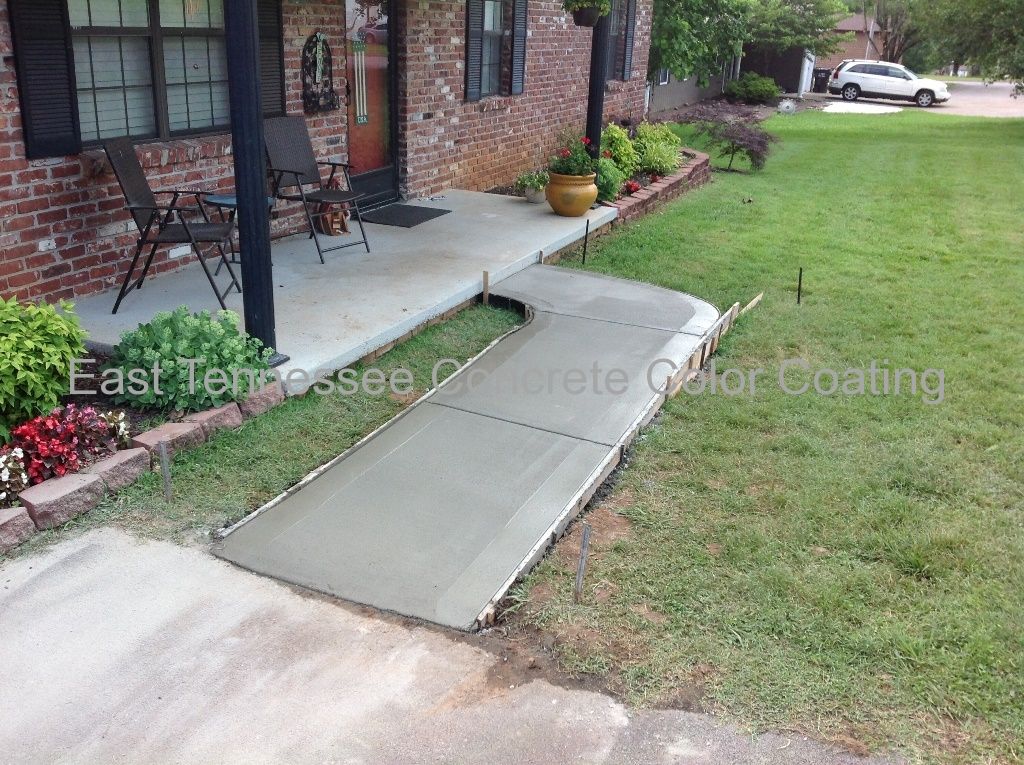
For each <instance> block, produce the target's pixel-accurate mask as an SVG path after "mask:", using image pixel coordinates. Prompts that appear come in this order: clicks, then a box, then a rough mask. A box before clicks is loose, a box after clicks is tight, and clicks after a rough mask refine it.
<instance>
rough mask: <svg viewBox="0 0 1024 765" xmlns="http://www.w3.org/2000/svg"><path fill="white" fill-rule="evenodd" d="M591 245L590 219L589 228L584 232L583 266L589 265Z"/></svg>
mask: <svg viewBox="0 0 1024 765" xmlns="http://www.w3.org/2000/svg"><path fill="white" fill-rule="evenodd" d="M588 244H590V218H587V228H586V231H584V232H583V265H587V245H588Z"/></svg>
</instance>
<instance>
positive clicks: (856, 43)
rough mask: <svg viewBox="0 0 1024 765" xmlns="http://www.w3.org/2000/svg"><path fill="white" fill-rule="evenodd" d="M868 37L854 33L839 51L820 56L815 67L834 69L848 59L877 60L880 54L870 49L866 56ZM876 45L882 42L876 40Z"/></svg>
mask: <svg viewBox="0 0 1024 765" xmlns="http://www.w3.org/2000/svg"><path fill="white" fill-rule="evenodd" d="M867 42H868V36H867V35H866V34H864V33H863V32H854V33H853V37H852V39H850V40H847V41H845V42H843V43H841V44H840V46H839V49H838V50H837V51H836V52H835V53H833V54H832V55H830V56H819V57H818V58H816V59H815V61H814V65H815V66H816V67H826V66H827V67H829V68H831V67H834V66H838V65H839V63H840V62H842V61H844V60H846V59H848V58H871V59H877V58H878V53H877V52H876V51H875V50H874V49H873V48H870V49H869V50H868V55H867V56H865V55H864V49H865V48H867V47H868V45H867ZM875 43H876V44H878V45H880V44H881V40H880V39H877V38H876V40H875Z"/></svg>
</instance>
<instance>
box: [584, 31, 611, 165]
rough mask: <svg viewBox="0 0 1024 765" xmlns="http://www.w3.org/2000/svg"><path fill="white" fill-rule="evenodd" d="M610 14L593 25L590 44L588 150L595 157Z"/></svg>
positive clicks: (602, 103) (605, 80)
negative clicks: (592, 35)
mask: <svg viewBox="0 0 1024 765" xmlns="http://www.w3.org/2000/svg"><path fill="white" fill-rule="evenodd" d="M611 31H612V17H611V14H605V15H604V16H602V17H601V18H600V19H599V20H598V22H597V25H596V26H595V27H594V37H593V42H592V43H591V46H590V92H589V93H588V95H587V138H589V139H590V146H589V147H588V150H589V151H590V154H591V156H593V157H595V158H596V157H597V155H598V154H599V153H600V151H601V123H603V122H604V88H605V84H606V83H607V81H608V43H609V41H610V40H611Z"/></svg>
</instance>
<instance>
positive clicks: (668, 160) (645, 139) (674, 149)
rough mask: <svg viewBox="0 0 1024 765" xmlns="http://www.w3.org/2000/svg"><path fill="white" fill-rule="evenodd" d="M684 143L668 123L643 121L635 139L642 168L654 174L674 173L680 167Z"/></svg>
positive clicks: (634, 142)
mask: <svg viewBox="0 0 1024 765" xmlns="http://www.w3.org/2000/svg"><path fill="white" fill-rule="evenodd" d="M682 143H683V142H682V141H681V140H680V138H679V136H677V135H676V134H675V133H673V132H672V130H671V129H670V128H669V127H668V125H663V124H654V123H650V122H641V123H640V124H639V125H637V127H636V137H635V138H634V139H633V146H634V147H636V151H637V154H638V155H639V157H640V170H642V171H643V172H645V173H651V174H654V175H668V174H669V173H674V172H675V171H676V170H678V169H679V149H680V147H681V146H682Z"/></svg>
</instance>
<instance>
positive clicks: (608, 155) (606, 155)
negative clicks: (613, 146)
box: [601, 149, 612, 159]
mask: <svg viewBox="0 0 1024 765" xmlns="http://www.w3.org/2000/svg"><path fill="white" fill-rule="evenodd" d="M601 156H602V157H604V158H605V159H611V158H612V153H611V151H609V150H608V149H605V150H604V151H602V152H601Z"/></svg>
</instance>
